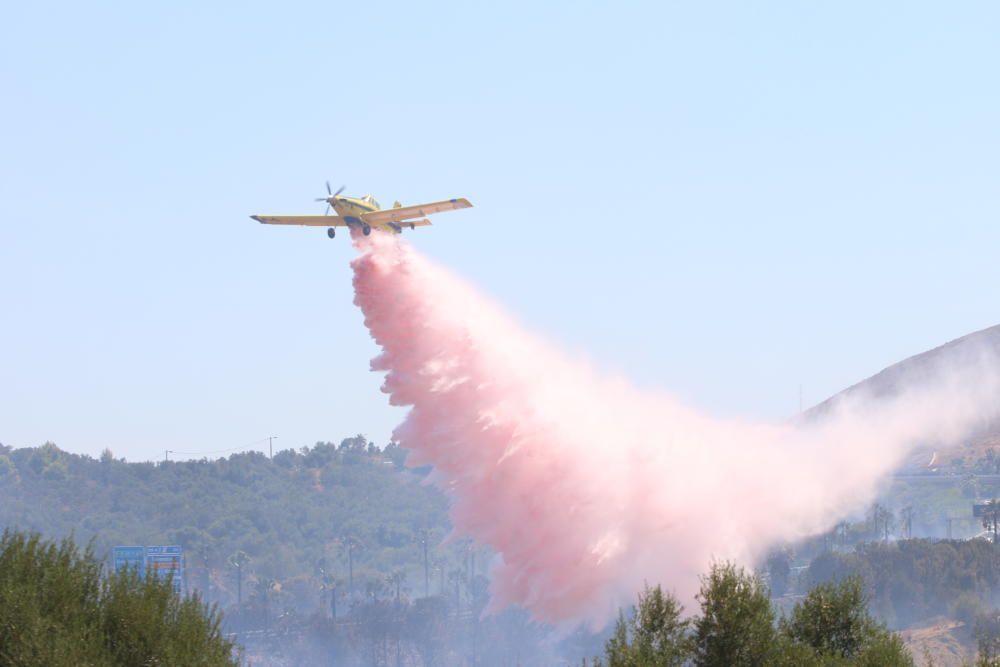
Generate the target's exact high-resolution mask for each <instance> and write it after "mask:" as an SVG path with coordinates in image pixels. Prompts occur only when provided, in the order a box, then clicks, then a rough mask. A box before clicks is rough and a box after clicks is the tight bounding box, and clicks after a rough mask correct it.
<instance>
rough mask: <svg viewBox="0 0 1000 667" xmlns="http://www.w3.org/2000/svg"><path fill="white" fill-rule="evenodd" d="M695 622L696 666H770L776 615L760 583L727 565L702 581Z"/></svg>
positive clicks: (757, 579) (755, 578)
mask: <svg viewBox="0 0 1000 667" xmlns="http://www.w3.org/2000/svg"><path fill="white" fill-rule="evenodd" d="M697 599H698V601H699V603H700V604H701V615H700V616H698V617H697V618H696V619H695V621H694V645H695V647H694V664H695V665H699V666H703V667H717V666H718V665H727V666H728V667H744V666H747V667H752V666H755V665H768V664H770V662H771V659H772V657H773V656H774V654H775V651H776V648H777V647H776V645H775V644H776V638H777V633H776V631H775V627H774V610H773V609H772V608H771V600H770V596H769V595H768V591H767V588H766V587H765V586H764V584H763V582H761V580H760V578H759V577H757V576H754V575H751V574H748V573H747V572H746V571H744V570H743V568H741V567H737V566H735V565H733V564H731V563H723V564H715V565H713V566H712V569H711V571H710V572H709V574H708V576H706V577H702V580H701V592H699V593H698V596H697Z"/></svg>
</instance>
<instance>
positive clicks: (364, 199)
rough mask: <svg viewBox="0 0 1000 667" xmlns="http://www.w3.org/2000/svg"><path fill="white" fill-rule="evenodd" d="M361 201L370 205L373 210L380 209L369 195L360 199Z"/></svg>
mask: <svg viewBox="0 0 1000 667" xmlns="http://www.w3.org/2000/svg"><path fill="white" fill-rule="evenodd" d="M361 201H363V202H365V203H368V204H371V205H372V206H374V207H375V208H382V207H381V206H379V205H378V202H377V201H375V197H372V196H371V195H365V196H364V197H362V198H361Z"/></svg>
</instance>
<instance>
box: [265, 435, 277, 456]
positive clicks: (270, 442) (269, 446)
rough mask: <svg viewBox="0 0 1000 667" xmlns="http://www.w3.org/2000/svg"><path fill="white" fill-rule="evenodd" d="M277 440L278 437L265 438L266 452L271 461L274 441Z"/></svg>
mask: <svg viewBox="0 0 1000 667" xmlns="http://www.w3.org/2000/svg"><path fill="white" fill-rule="evenodd" d="M277 439H278V436H276V435H269V436H268V437H267V451H268V454H270V456H268V458H269V459H271V460H274V441H275V440H277Z"/></svg>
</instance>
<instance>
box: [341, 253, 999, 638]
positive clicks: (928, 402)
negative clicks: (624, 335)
mask: <svg viewBox="0 0 1000 667" xmlns="http://www.w3.org/2000/svg"><path fill="white" fill-rule="evenodd" d="M355 245H356V247H357V249H358V250H359V252H360V255H359V256H358V257H357V258H356V259H355V260H354V261H353V263H352V267H353V270H354V287H355V291H356V296H355V303H356V304H357V305H358V306H359V307H360V308H361V309H362V311H363V313H364V316H365V324H366V325H367V327H368V328H369V330H370V332H371V335H372V336H373V337H374V339H375V341H376V343H377V344H378V345H379V346H381V348H382V353H381V354H380V355H379V356H378V357H376V358H375V359H374V360H373V361H372V368H373V370H376V371H385V372H386V378H385V384H384V387H383V390H384V391H385V392H386V393H387V394H388V395H389V400H390V402H391V403H392V404H393V405H399V406H411V408H412V409H411V410H410V411H409V413H408V414H407V416H406V418H405V420H404V421H403V423H402V424H401V425H400V426H399V427H398V428H397V429H396V431H395V434H394V435H395V438H396V439H397V441H398V442H399V443H400V444H402V445H403V446H404V447H406V448H408V449H409V450H410V452H411V453H410V458H409V459H408V461H407V463H408V464H409V465H413V466H421V465H431V466H433V473H432V475H431V479H432V480H433V482H434V483H435V484H437V485H438V486H439V487H440V488H441V489H443V490H444V491H445V493H446V494H448V496H449V497H450V499H451V502H452V508H451V516H452V520H453V523H454V530H455V532H456V534H458V535H463V536H468V537H470V538H472V539H473V540H475V541H476V542H479V543H483V544H488V545H490V546H491V547H492V548H493V549H494V550H495V551H496V553H497V554H498V556H497V558H496V561H495V562H494V563H493V564H492V569H491V587H492V588H491V594H492V597H491V603H490V608H491V609H493V610H498V609H502V608H504V607H506V606H508V605H511V604H517V605H521V606H524V607H525V608H527V609H528V610H530V611H531V613H532V614H533V615H534V616H535V618H536V619H538V620H541V621H546V622H553V623H575V622H589V623H590V624H592V625H595V626H596V625H601V624H603V623H604V622H605V621H606V620H607V619H609V618H610V617H611V616H612V614H614V613H616V611H617V609H618V608H619V606H621V605H623V604H629V603H631V601H632V600H633V599H634V594H635V593H636V591H638V590H640V589H641V588H642V586H643V584H644V582H646V581H648V582H650V583H660V584H662V585H663V586H664V588H665V589H668V590H673V591H674V592H675V593H676V594H677V595H678V596H679V597H680V598H681V599H682V600H686V601H688V602H689V601H690V600H691V599H692V597H693V595H694V594H695V592H696V591H697V588H698V583H699V582H698V575H699V573H703V572H704V571H706V569H707V567H708V565H709V563H710V562H711V561H712V560H713V559H716V560H719V559H731V560H735V561H738V562H741V563H744V564H752V563H753V561H754V560H755V559H756V558H759V557H761V556H762V555H763V554H764V553H765V552H766V551H767V550H768V548H769V547H771V546H772V545H774V544H776V543H779V542H784V541H789V540H794V539H797V538H800V537H804V536H808V535H810V534H815V533H816V532H819V531H822V530H825V529H828V528H829V527H830V526H832V525H833V524H834V523H835V522H836V521H838V520H839V519H840V518H842V517H843V516H845V515H847V514H849V513H851V512H854V511H857V510H859V509H861V508H863V507H864V506H865V505H867V504H868V503H870V502H871V500H872V498H873V496H874V494H875V491H876V488H877V486H878V483H879V481H880V480H881V479H882V478H884V476H885V475H886V474H887V473H889V472H890V471H891V470H892V469H893V468H894V467H895V466H897V465H899V463H900V461H901V459H902V458H903V457H904V456H905V455H906V454H907V453H909V452H911V451H912V450H913V449H914V448H915V447H918V446H921V445H922V444H926V443H938V442H943V441H949V442H950V441H954V440H955V439H957V438H959V437H961V436H962V435H963V434H964V433H966V432H968V431H970V430H971V429H974V428H977V427H979V426H981V422H982V420H983V419H984V417H983V415H987V414H990V413H991V411H992V410H993V406H995V405H996V399H997V397H998V395H1000V392H998V389H1000V385H998V381H997V379H998V373H997V369H998V363H997V354H996V351H995V350H994V349H992V348H988V347H985V346H982V347H977V348H975V349H967V348H963V349H964V352H963V354H961V355H951V357H950V361H949V362H948V363H947V364H944V363H940V364H937V365H936V366H935V367H933V368H931V369H929V370H928V369H926V368H925V369H924V370H925V371H927V372H925V373H923V374H922V375H921V377H920V378H919V381H916V380H915V381H914V382H913V383H911V384H907V383H906V382H905V381H904V382H900V383H899V384H898V385H897V387H896V389H895V391H894V392H893V394H892V395H891V396H880V397H879V398H878V400H877V401H874V400H871V397H870V396H867V395H866V392H865V391H862V390H858V391H853V392H849V393H848V394H846V395H845V396H844V397H843V398H841V399H840V400H837V401H834V402H832V403H830V404H827V405H825V406H824V409H823V411H822V414H821V415H818V416H815V417H813V418H809V419H802V420H800V421H799V422H798V423H795V424H791V423H784V424H755V423H747V422H743V421H734V420H721V419H715V418H710V417H708V416H706V415H703V414H701V413H699V412H698V411H697V410H695V409H692V408H690V407H688V406H685V405H683V404H681V403H679V402H678V401H677V400H675V399H673V398H672V397H670V396H669V395H665V394H657V393H651V392H648V391H639V390H638V389H636V388H634V387H632V386H631V385H630V384H628V383H627V382H626V381H623V380H621V379H616V378H613V377H605V376H602V375H600V374H598V373H596V372H594V371H592V370H591V369H590V368H589V367H587V365H585V364H582V363H577V362H575V361H573V360H571V359H569V358H567V357H566V356H565V355H564V354H562V353H560V351H559V350H557V349H554V348H553V347H552V346H551V345H549V344H548V343H546V342H545V341H543V340H541V339H540V338H539V337H537V336H534V335H531V334H530V333H527V332H525V331H524V330H523V329H522V328H521V327H519V326H518V325H517V324H516V323H515V322H513V321H512V320H511V319H510V318H508V317H507V316H505V314H504V313H502V312H501V311H500V310H499V309H498V308H497V307H496V306H495V305H493V304H492V303H491V302H490V301H489V300H488V299H486V298H484V297H483V296H481V295H480V294H478V293H477V292H476V291H475V290H473V289H472V288H471V287H469V286H468V285H467V284H465V282H463V281H462V280H461V279H459V278H457V277H456V276H454V275H452V274H450V273H448V272H447V271H446V270H444V269H442V268H441V267H439V266H436V265H435V264H434V263H432V262H431V261H429V260H428V259H426V258H425V257H423V256H422V255H420V254H419V253H417V252H416V251H415V250H414V249H413V248H412V247H411V246H410V245H409V244H407V243H406V242H405V241H402V240H401V239H400V238H398V237H394V236H390V235H387V234H372V235H371V236H370V237H357V238H355Z"/></svg>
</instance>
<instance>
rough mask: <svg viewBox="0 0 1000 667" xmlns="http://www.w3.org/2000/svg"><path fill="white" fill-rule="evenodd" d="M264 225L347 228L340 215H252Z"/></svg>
mask: <svg viewBox="0 0 1000 667" xmlns="http://www.w3.org/2000/svg"><path fill="white" fill-rule="evenodd" d="M250 217H251V218H253V219H254V220H256V221H257V222H259V223H261V224H264V225H304V226H306V227H346V226H347V223H346V222H344V219H343V218H341V217H340V216H339V215H251V216H250Z"/></svg>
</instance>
